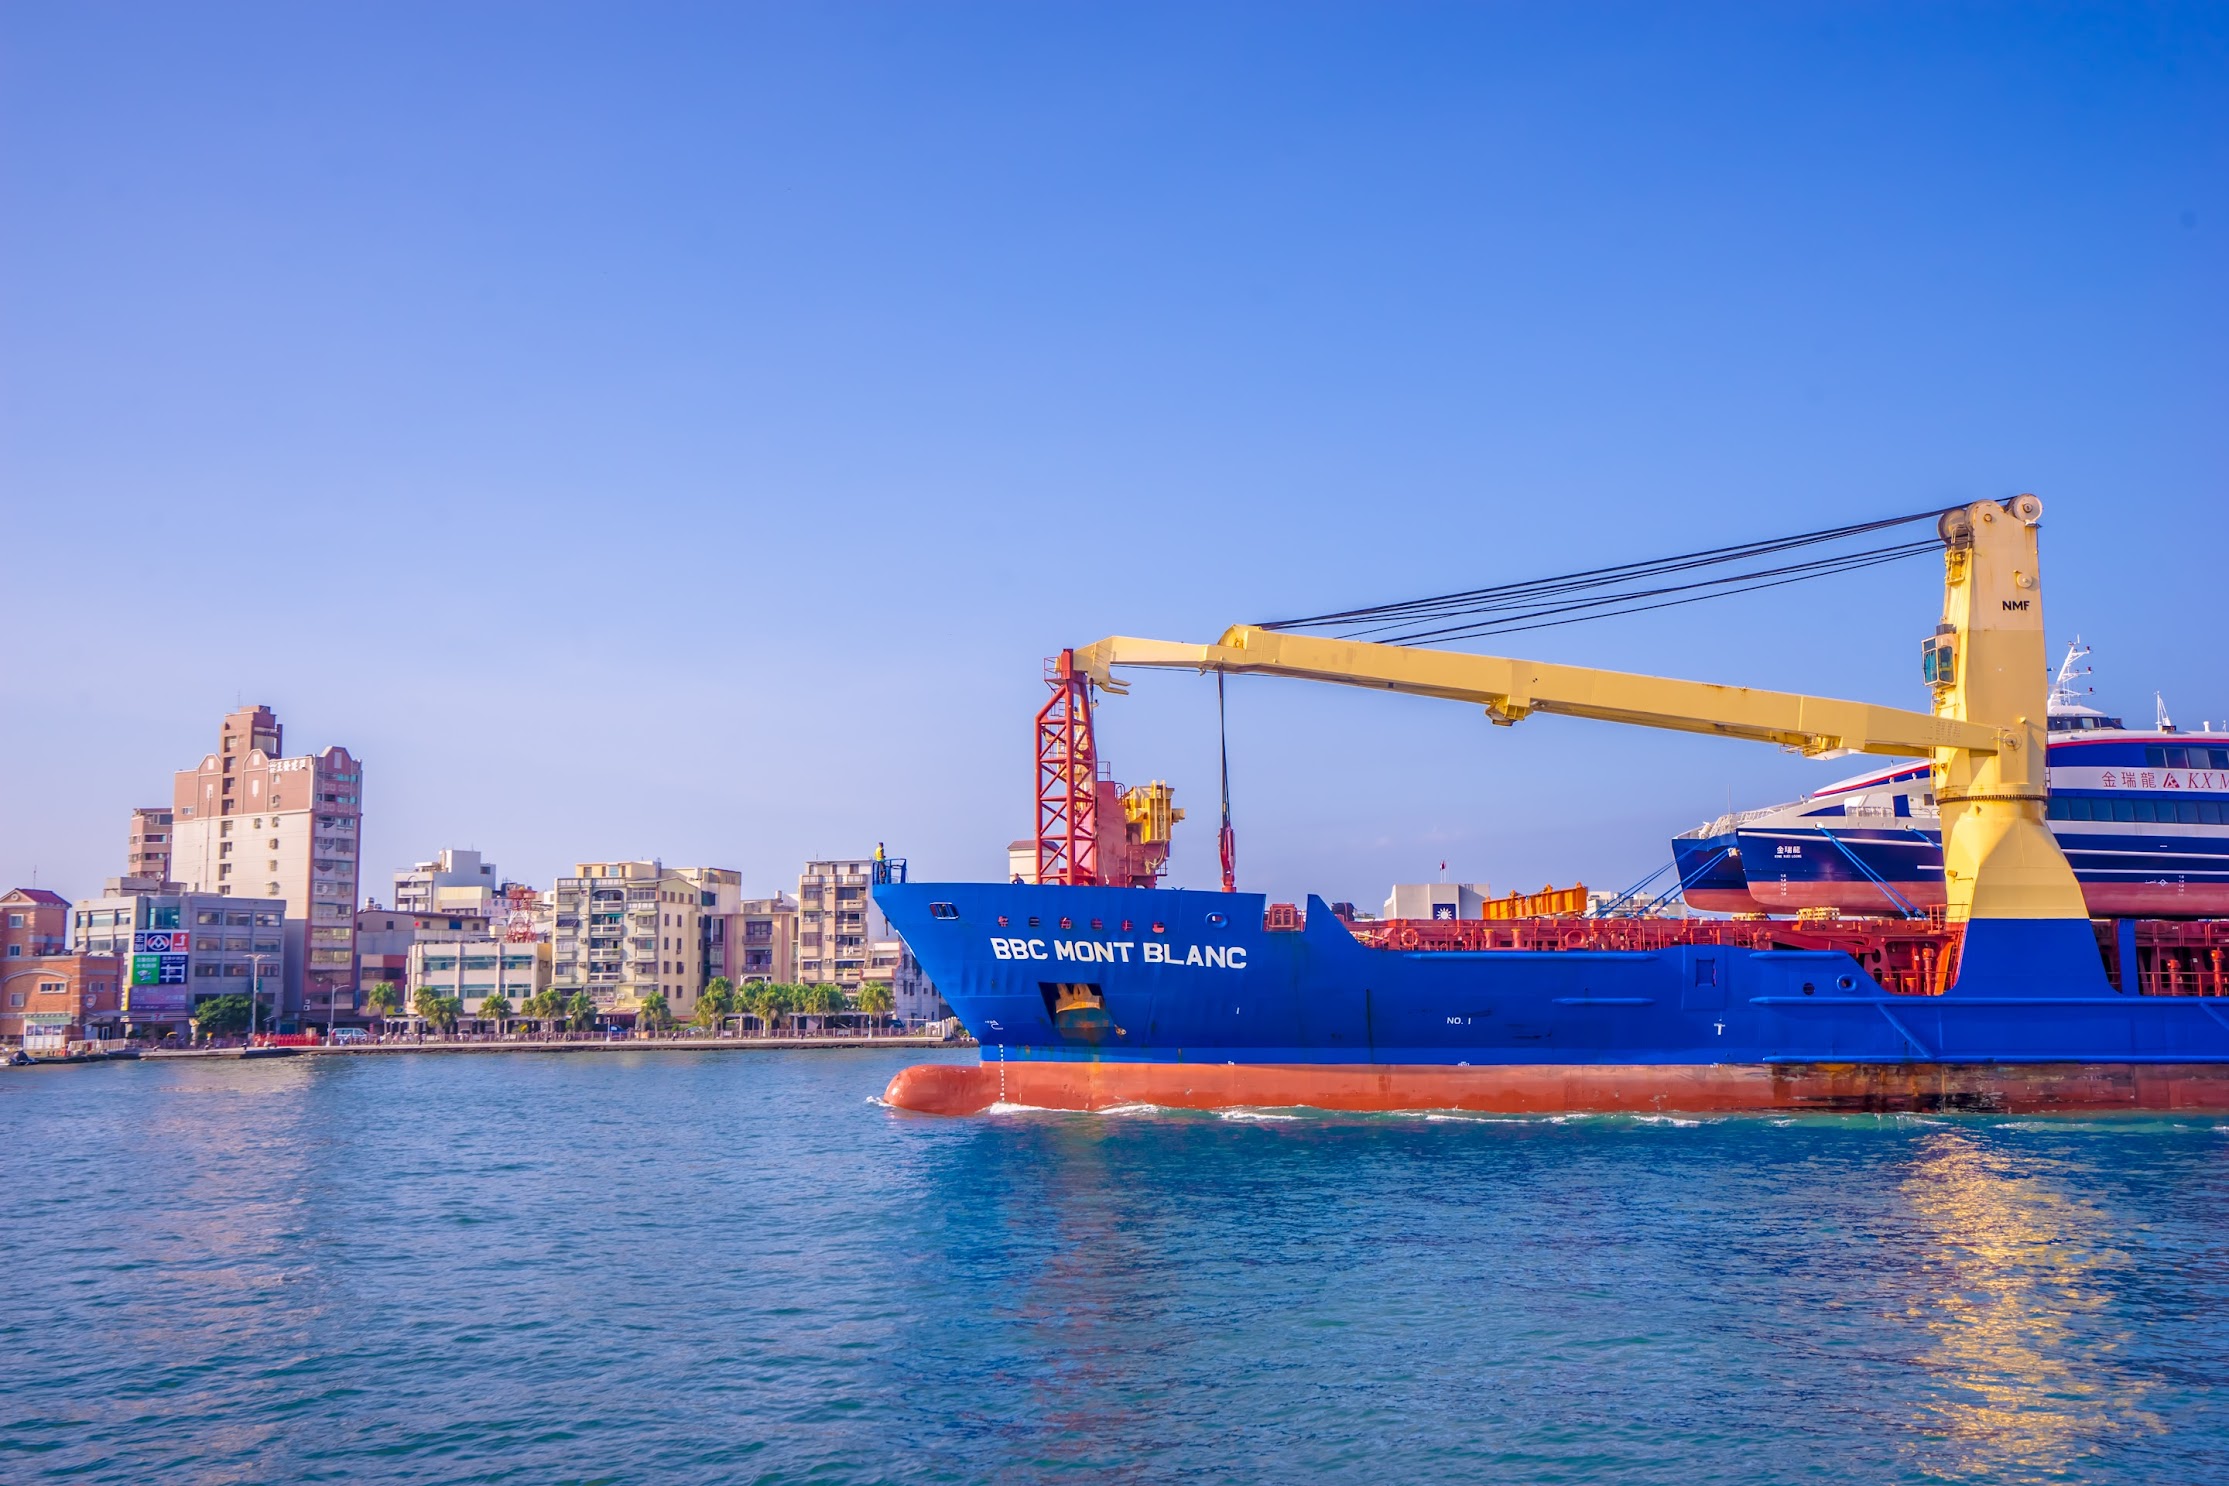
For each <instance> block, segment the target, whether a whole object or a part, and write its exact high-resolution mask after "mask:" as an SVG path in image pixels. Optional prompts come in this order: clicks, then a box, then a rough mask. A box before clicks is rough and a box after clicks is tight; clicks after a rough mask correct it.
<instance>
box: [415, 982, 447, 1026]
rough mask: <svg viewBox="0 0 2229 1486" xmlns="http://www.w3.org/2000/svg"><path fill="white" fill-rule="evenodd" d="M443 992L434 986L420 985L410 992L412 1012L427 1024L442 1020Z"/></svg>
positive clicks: (430, 1024) (432, 1024)
mask: <svg viewBox="0 0 2229 1486" xmlns="http://www.w3.org/2000/svg"><path fill="white" fill-rule="evenodd" d="M440 1011H441V993H440V992H439V991H437V990H435V989H434V988H433V987H432V986H420V987H418V989H417V990H415V991H413V992H411V994H410V1014H411V1015H412V1016H414V1017H416V1018H417V1019H418V1020H419V1021H421V1022H423V1023H424V1024H425V1025H427V1026H429V1027H430V1026H434V1025H436V1024H437V1023H438V1022H439V1021H440V1020H441V1017H440Z"/></svg>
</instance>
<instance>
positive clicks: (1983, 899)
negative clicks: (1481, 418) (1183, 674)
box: [1074, 495, 2088, 923]
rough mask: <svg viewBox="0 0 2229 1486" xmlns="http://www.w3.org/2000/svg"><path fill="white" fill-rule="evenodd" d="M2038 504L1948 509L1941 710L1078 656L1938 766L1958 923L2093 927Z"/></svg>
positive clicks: (1334, 663) (1550, 679) (1625, 684)
mask: <svg viewBox="0 0 2229 1486" xmlns="http://www.w3.org/2000/svg"><path fill="white" fill-rule="evenodd" d="M2042 517H2043V502H2042V501H2040V500H2038V499H2037V498H2036V497H2034V496H2032V495H2023V496H2019V497H2017V498H2016V499H2014V500H2011V501H2009V502H2004V503H2002V504H2000V503H1999V502H1996V501H1977V502H1975V503H1974V504H1972V505H1968V506H1963V507H1958V508H1955V509H1953V510H1949V511H1946V512H1944V513H1943V516H1942V518H1941V520H1940V522H1939V524H1938V528H1937V529H1938V531H1939V532H1940V534H1941V536H1942V538H1943V547H1944V551H1943V618H1942V623H1941V624H1939V625H1938V626H1936V630H1935V633H1934V635H1933V636H1931V637H1930V638H1929V639H1928V640H1927V642H1926V644H1925V646H1924V647H1923V653H1922V665H1923V671H1924V674H1925V676H1926V678H1927V681H1928V684H1929V686H1930V688H1931V689H1932V691H1933V694H1934V710H1933V711H1932V712H1912V711H1907V710H1905V709H1903V708H1898V707H1883V706H1878V705H1876V704H1874V703H1870V702H1850V701H1843V700H1840V699H1837V698H1834V697H1817V696H1805V695H1800V694H1798V693H1794V692H1780V691H1762V690H1759V689H1757V688H1755V687H1746V686H1719V685H1713V684H1711V683H1708V682H1702V681H1678V680H1672V679H1669V678H1667V677H1662V676H1642V675H1635V674H1632V673H1629V672H1624V671H1604V670H1597V669H1594V668H1592V667H1589V666H1565V665H1554V664H1550V663H1548V662H1545V661H1532V660H1511V659H1508V658H1506V657H1502V656H1493V655H1471V654H1468V653H1465V652H1461V651H1450V650H1428V649H1421V648H1413V647H1409V646H1402V645H1384V644H1372V643H1370V642H1367V641H1359V640H1334V639H1323V638H1319V637H1316V636H1310V635H1296V634H1288V633H1281V632H1278V631H1273V630H1265V629H1260V628H1257V627H1254V626H1252V625H1239V626H1236V627H1235V628H1232V629H1230V630H1227V631H1225V632H1224V634H1223V637H1222V638H1221V639H1220V640H1217V641H1216V642H1215V643H1214V644H1212V645H1189V644H1179V643H1175V642H1172V641H1167V640H1141V639H1133V638H1130V637H1128V636H1121V635H1116V636H1110V637H1109V638H1107V639H1104V640H1101V641H1099V642H1098V643H1097V644H1096V645H1089V646H1086V647H1084V648H1082V649H1080V650H1077V651H1075V652H1074V664H1075V666H1076V668H1077V669H1078V670H1080V671H1082V672H1083V673H1084V674H1086V675H1088V676H1090V677H1091V679H1092V680H1093V681H1094V682H1096V683H1097V684H1098V685H1099V686H1100V687H1102V688H1103V689H1105V690H1106V691H1108V692H1110V693H1112V694H1115V695H1120V694H1122V693H1123V692H1124V691H1127V690H1128V689H1129V688H1128V684H1127V683H1126V682H1123V681H1121V680H1119V679H1118V678H1117V677H1116V676H1115V675H1114V669H1115V668H1116V667H1118V666H1122V667H1130V666H1144V667H1158V668H1164V669H1178V670H1197V671H1201V672H1207V671H1216V672H1229V673H1232V674H1238V675H1258V676H1292V677H1297V678H1300V679H1302V680H1308V681H1327V682H1332V683H1335V684H1337V685H1341V686H1361V687H1369V688H1372V689H1376V690H1383V691H1397V692H1404V693H1407V694H1409V695H1412V696H1427V697H1441V698H1445V699H1446V700H1449V701H1456V702H1468V703H1471V704H1473V705H1476V706H1480V707H1483V708H1485V710H1486V715H1487V717H1488V718H1489V719H1490V720H1492V721H1493V722H1495V723H1497V724H1500V725H1502V726H1505V727H1506V726H1510V725H1513V724H1515V723H1517V722H1520V721H1522V720H1524V719H1525V718H1527V717H1530V716H1532V715H1534V714H1536V713H1546V714H1552V715H1560V716H1565V717H1591V718H1596V719H1599V720H1601V721H1604V722H1623V723H1630V724H1633V725H1635V726H1638V727H1655V728H1670V729H1673V730H1675V731H1679V732H1689V733H1711V734H1717V735H1719V736H1722V737H1729V738H1749V739H1753V740H1755V741H1758V742H1763V743H1778V744H1780V745H1782V746H1783V747H1786V748H1791V749H1795V750H1797V751H1800V752H1802V753H1804V754H1807V755H1817V754H1826V753H1839V752H1847V753H1868V754H1880V755H1884V756H1887V757H1890V758H1927V759H1931V760H1933V771H1934V782H1935V800H1936V803H1937V805H1938V806H1939V807H1940V808H1941V810H1942V820H1943V877H1944V885H1945V888H1946V889H1947V892H1948V896H1949V916H1950V918H1951V919H1952V920H1953V921H1954V922H1961V923H1963V922H1966V921H1969V920H1973V919H2085V918H2087V916H2088V910H2087V909H2086V908H2085V906H2084V904H2083V901H2082V892H2081V889H2080V887H2079V886H2078V885H2077V884H2076V882H2075V879H2074V872H2073V869H2072V868H2070V867H2069V866H2068V865H2067V860H2066V856H2065V854H2064V853H2063V852H2061V851H2060V849H2059V843H2058V841H2057V840H2056V839H2055V838H2054V837H2053V836H2052V834H2051V830H2050V827H2049V826H2048V825H2047V824H2046V823H2045V820H2044V803H2045V800H2046V797H2047V796H2048V794H2049V786H2048V783H2047V775H2046V773H2045V745H2046V742H2047V732H2046V730H2047V722H2046V705H2047V702H2048V690H2049V689H2048V678H2049V675H2050V670H2049V666H2048V664H2047V662H2046V656H2045V652H2044V636H2043V590H2042V586H2041V585H2042V580H2041V578H2040V576H2039V574H2038V550H2037V527H2038V524H2039V523H2040V521H2041V520H2042Z"/></svg>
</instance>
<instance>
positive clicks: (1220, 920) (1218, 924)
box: [1207, 913, 1229, 929]
mask: <svg viewBox="0 0 2229 1486" xmlns="http://www.w3.org/2000/svg"><path fill="white" fill-rule="evenodd" d="M1207 922H1208V925H1209V926H1210V927H1211V928H1217V929H1220V928H1222V927H1223V925H1224V924H1226V923H1228V922H1229V920H1228V919H1226V918H1224V917H1223V915H1221V914H1220V913H1211V914H1209V915H1208V916H1207Z"/></svg>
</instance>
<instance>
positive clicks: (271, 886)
mask: <svg viewBox="0 0 2229 1486" xmlns="http://www.w3.org/2000/svg"><path fill="white" fill-rule="evenodd" d="M281 744H282V730H281V727H280V724H279V721H278V719H277V718H276V717H275V716H273V715H272V712H271V709H270V708H268V707H262V706H256V707H242V708H240V709H239V710H237V711H235V712H233V713H231V714H230V715H229V716H227V717H226V718H225V719H224V722H223V724H222V726H221V727H220V728H219V729H218V737H217V750H216V751H215V752H214V753H210V754H208V755H205V756H204V757H203V758H202V760H201V762H200V764H198V765H197V766H195V767H194V768H191V769H185V770H181V771H180V772H179V773H178V774H177V776H176V779H175V782H174V785H173V789H172V811H171V813H172V817H173V818H172V825H171V862H170V871H171V876H172V878H173V879H174V880H175V881H176V882H177V883H179V884H180V885H181V886H182V887H184V888H186V889H189V890H191V891H195V892H206V893H215V894H217V895H219V896H225V897H250V898H259V899H271V898H277V899H281V900H283V901H284V902H285V904H286V925H285V930H286V980H285V984H284V986H283V988H282V990H281V994H280V1001H279V1005H278V1016H277V1019H278V1022H279V1024H280V1025H281V1026H282V1027H284V1026H291V1025H293V1024H295V1023H296V1022H297V1021H298V1020H299V1021H308V1022H311V1023H315V1024H320V1025H322V1024H324V1023H325V1022H327V1021H329V1020H349V1019H352V1018H354V1016H355V1015H356V1011H357V1005H356V902H357V889H358V855H359V850H358V843H359V841H360V840H361V838H362V822H363V777H364V776H363V768H362V765H361V764H360V763H359V762H358V761H357V759H356V758H355V756H354V755H352V754H351V753H349V751H348V750H347V749H345V748H339V747H332V748H326V749H324V750H322V751H320V752H318V753H316V754H303V755H298V756H295V757H288V756H287V755H286V753H285V752H284V749H283V748H282V746H281Z"/></svg>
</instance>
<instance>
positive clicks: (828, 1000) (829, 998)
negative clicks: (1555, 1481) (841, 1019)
mask: <svg viewBox="0 0 2229 1486" xmlns="http://www.w3.org/2000/svg"><path fill="white" fill-rule="evenodd" d="M798 989H799V990H800V991H802V992H803V993H804V994H803V995H801V996H800V997H799V998H798V1006H797V1009H798V1010H799V1011H802V1012H804V1013H805V1014H806V1015H807V1016H812V1017H818V1018H819V1019H820V1030H821V1031H823V1032H825V1031H827V1030H828V1019H829V1018H830V1017H832V1016H837V1015H840V1014H841V1013H842V1012H843V1011H844V1009H845V1007H846V1005H847V1003H846V1002H845V1000H844V992H843V987H841V986H834V985H827V984H821V985H809V986H799V987H798Z"/></svg>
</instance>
